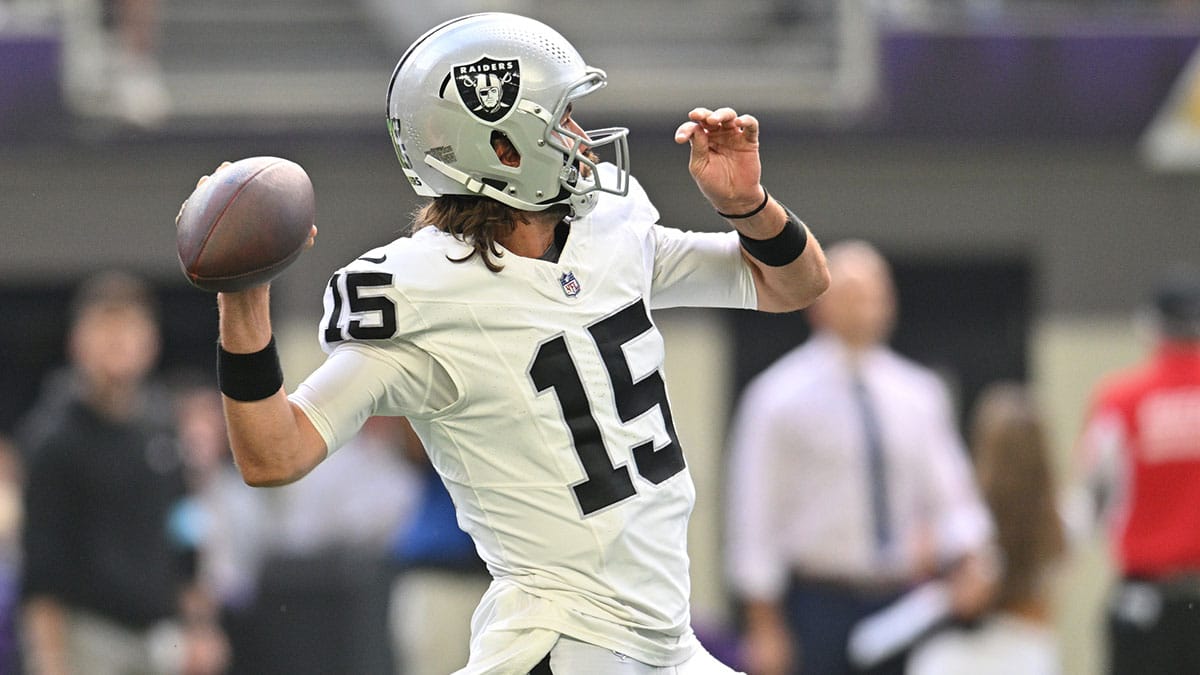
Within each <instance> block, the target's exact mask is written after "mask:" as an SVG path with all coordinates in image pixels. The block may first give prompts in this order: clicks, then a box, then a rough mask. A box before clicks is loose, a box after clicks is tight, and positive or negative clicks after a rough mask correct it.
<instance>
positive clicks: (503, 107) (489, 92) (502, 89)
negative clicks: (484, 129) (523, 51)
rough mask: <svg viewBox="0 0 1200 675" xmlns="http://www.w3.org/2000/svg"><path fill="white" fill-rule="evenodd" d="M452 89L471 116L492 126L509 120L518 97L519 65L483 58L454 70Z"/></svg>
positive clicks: (510, 60)
mask: <svg viewBox="0 0 1200 675" xmlns="http://www.w3.org/2000/svg"><path fill="white" fill-rule="evenodd" d="M454 85H455V87H457V89H458V98H459V100H461V101H462V104H463V105H464V106H466V108H467V110H468V111H470V113H471V114H472V115H474V116H475V117H478V118H479V119H481V120H483V121H484V122H487V123H489V124H494V123H496V122H499V121H500V120H502V119H504V118H505V117H508V115H509V113H511V112H512V111H513V105H514V104H515V103H516V101H517V96H518V95H519V94H520V93H521V62H520V60H518V59H493V58H492V57H490V56H484V57H482V58H480V59H479V60H478V61H475V62H474V63H466V64H462V65H457V66H454Z"/></svg>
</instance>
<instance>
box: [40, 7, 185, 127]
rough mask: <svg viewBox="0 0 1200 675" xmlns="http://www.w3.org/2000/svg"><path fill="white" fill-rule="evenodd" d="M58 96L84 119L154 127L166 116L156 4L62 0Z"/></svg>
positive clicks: (167, 105)
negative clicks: (59, 85)
mask: <svg viewBox="0 0 1200 675" xmlns="http://www.w3.org/2000/svg"><path fill="white" fill-rule="evenodd" d="M57 10H58V12H59V14H60V18H59V23H60V24H61V26H62V28H61V30H62V43H63V44H62V58H63V69H62V78H63V94H64V98H65V100H66V102H67V104H68V105H69V106H70V107H71V109H72V111H73V112H74V113H75V114H77V115H79V116H80V117H82V118H84V119H89V120H97V121H101V120H102V121H106V122H115V123H117V124H123V125H128V126H130V127H132V128H134V129H142V130H153V129H158V128H159V127H161V126H162V124H163V123H164V122H165V121H166V120H167V117H168V116H169V115H170V113H171V107H172V104H171V95H170V92H169V90H168V88H167V85H166V80H165V78H164V76H163V73H162V68H161V66H160V64H159V43H160V38H161V32H162V4H161V2H160V0H63V1H62V2H61V3H59V4H58V7H57Z"/></svg>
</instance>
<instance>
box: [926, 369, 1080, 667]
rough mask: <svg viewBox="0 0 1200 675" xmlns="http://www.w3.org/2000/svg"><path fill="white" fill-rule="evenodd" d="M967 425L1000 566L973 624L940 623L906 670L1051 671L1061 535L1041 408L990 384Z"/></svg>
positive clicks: (1013, 388)
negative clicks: (946, 626)
mask: <svg viewBox="0 0 1200 675" xmlns="http://www.w3.org/2000/svg"><path fill="white" fill-rule="evenodd" d="M970 431H971V434H970V442H971V450H972V454H973V456H974V458H975V467H976V474H977V478H978V482H979V488H980V490H981V491H982V492H983V496H984V499H985V501H986V502H987V505H988V508H989V509H991V512H992V516H993V519H994V521H995V524H996V535H997V544H998V546H999V550H1000V555H1001V556H1002V560H1001V563H1002V570H1003V574H1002V577H1001V580H1000V584H999V587H998V589H997V592H996V595H995V599H994V600H993V606H992V609H991V611H990V612H988V614H987V615H986V616H985V617H984V618H983V619H982V620H980V621H979V622H978V624H976V625H974V626H971V627H963V628H955V629H952V630H947V631H946V632H943V633H942V634H940V635H937V636H935V637H933V638H932V639H931V640H929V641H928V642H927V643H925V644H924V645H922V646H921V647H920V648H918V649H917V651H916V652H915V653H914V654H913V656H912V658H911V660H910V661H909V670H908V673H909V675H934V674H939V675H940V674H944V673H968V672H969V673H972V674H973V675H990V674H992V673H996V674H1000V673H1023V674H1024V675H1056V674H1057V673H1060V672H1061V666H1060V661H1059V655H1058V645H1057V640H1056V637H1055V635H1054V632H1053V627H1052V617H1051V612H1050V609H1051V608H1050V603H1051V585H1052V583H1053V579H1054V571H1055V568H1056V565H1057V563H1058V562H1059V561H1060V560H1061V559H1062V558H1063V556H1064V554H1065V548H1066V541H1065V535H1064V528H1063V523H1062V519H1061V517H1060V515H1059V513H1058V509H1057V502H1056V489H1055V481H1054V477H1053V474H1052V470H1051V464H1050V456H1049V448H1048V442H1047V435H1046V429H1045V425H1044V422H1043V420H1042V417H1041V413H1040V411H1039V409H1038V407H1037V405H1036V403H1035V402H1034V401H1033V399H1032V398H1031V397H1030V395H1029V393H1028V392H1027V391H1026V389H1025V388H1024V387H1023V386H1021V385H1019V384H1017V383H1012V382H1002V383H997V384H993V385H992V386H990V387H989V388H987V389H986V390H985V391H984V392H983V393H982V394H981V395H980V398H979V401H978V403H977V404H976V407H975V410H974V415H973V418H972V424H971V430H970Z"/></svg>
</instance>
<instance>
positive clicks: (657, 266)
mask: <svg viewBox="0 0 1200 675" xmlns="http://www.w3.org/2000/svg"><path fill="white" fill-rule="evenodd" d="M652 234H653V237H654V240H655V247H656V253H655V258H654V276H653V279H652V283H653V296H652V298H653V299H652V301H651V307H653V308H655V309H659V308H663V307H732V308H738V309H753V308H755V307H756V306H757V305H758V293H757V291H756V290H755V287H754V278H753V277H752V276H751V275H750V268H749V266H748V265H747V264H746V263H745V261H744V260H743V259H742V253H741V245H740V244H739V243H738V236H737V233H736V232H684V231H683V230H677V229H674V228H669V227H664V226H662V225H655V226H654V228H653V231H652Z"/></svg>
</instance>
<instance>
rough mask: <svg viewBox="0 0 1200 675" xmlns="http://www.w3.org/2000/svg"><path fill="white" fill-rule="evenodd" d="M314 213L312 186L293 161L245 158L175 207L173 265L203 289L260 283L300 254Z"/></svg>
mask: <svg viewBox="0 0 1200 675" xmlns="http://www.w3.org/2000/svg"><path fill="white" fill-rule="evenodd" d="M315 212H316V207H315V202H314V199H313V187H312V182H311V181H310V180H309V178H308V174H307V173H306V172H305V171H304V169H303V168H302V167H301V166H300V165H299V164H296V163H295V162H292V161H289V160H286V159H282V158H279V157H250V158H247V159H243V160H240V161H237V162H233V163H232V164H226V165H223V166H222V167H221V168H219V169H217V170H216V171H214V172H213V173H212V175H211V176H209V177H208V179H207V180H204V181H202V182H201V183H200V184H199V185H197V186H196V189H195V191H193V192H192V194H191V196H189V197H188V198H187V201H185V202H184V203H183V207H182V208H181V209H180V210H179V216H178V217H177V218H176V220H175V243H176V246H177V248H178V251H179V264H180V266H181V267H182V268H183V273H184V275H185V276H187V279H188V281H189V282H191V284H192V285H193V286H195V287H197V288H200V289H203V290H206V291H240V290H244V289H247V288H250V287H252V286H258V285H262V284H265V283H267V282H269V281H270V280H271V279H274V278H275V277H276V276H278V275H279V274H280V273H281V272H282V271H283V270H284V269H285V268H286V267H287V266H288V265H290V264H291V263H292V262H293V261H295V260H296V258H297V257H299V255H300V254H301V253H302V252H303V251H304V249H305V244H306V243H307V242H308V237H309V233H310V231H311V230H312V226H313V223H314V216H315Z"/></svg>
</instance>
